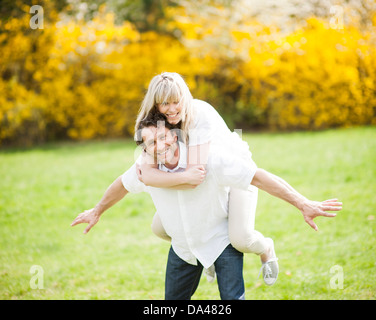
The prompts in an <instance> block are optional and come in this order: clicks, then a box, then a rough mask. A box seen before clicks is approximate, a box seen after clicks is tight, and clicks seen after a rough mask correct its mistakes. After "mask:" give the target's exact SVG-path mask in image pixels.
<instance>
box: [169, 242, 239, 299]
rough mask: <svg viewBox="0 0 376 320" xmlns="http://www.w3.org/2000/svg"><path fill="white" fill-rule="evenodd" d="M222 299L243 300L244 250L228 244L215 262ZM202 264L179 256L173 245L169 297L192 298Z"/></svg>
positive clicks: (170, 255) (170, 259)
mask: <svg viewBox="0 0 376 320" xmlns="http://www.w3.org/2000/svg"><path fill="white" fill-rule="evenodd" d="M214 266H215V272H216V273H217V282H218V289H219V294H220V297H221V299H222V300H239V299H240V300H244V279H243V253H241V252H239V251H237V250H236V249H234V248H233V247H232V245H231V244H229V245H228V246H227V247H226V249H225V250H223V252H222V253H221V255H220V256H219V257H218V259H217V260H216V261H215V262H214ZM202 269H203V266H202V265H201V264H200V263H199V262H197V266H194V265H191V264H189V263H187V262H185V261H184V260H182V259H180V258H179V257H178V256H177V254H176V253H175V252H174V250H173V249H172V247H171V248H170V252H169V254H168V261H167V268H166V283H165V299H166V300H190V299H191V297H192V295H193V294H194V293H195V291H196V289H197V287H198V284H199V282H200V278H201V273H202Z"/></svg>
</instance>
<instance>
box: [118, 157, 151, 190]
mask: <svg viewBox="0 0 376 320" xmlns="http://www.w3.org/2000/svg"><path fill="white" fill-rule="evenodd" d="M121 182H122V183H123V186H124V188H125V189H127V190H128V191H129V192H131V193H140V192H144V191H146V186H145V185H144V184H143V183H142V182H141V181H140V180H138V177H137V173H136V163H135V164H134V165H133V166H132V167H130V168H129V169H128V170H127V171H126V172H124V173H123V175H122V176H121Z"/></svg>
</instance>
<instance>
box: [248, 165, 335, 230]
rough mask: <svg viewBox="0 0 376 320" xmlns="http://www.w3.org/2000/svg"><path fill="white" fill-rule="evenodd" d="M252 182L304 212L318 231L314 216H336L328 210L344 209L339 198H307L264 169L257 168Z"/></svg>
mask: <svg viewBox="0 0 376 320" xmlns="http://www.w3.org/2000/svg"><path fill="white" fill-rule="evenodd" d="M251 184H252V185H254V186H256V187H257V188H259V189H261V190H264V191H266V192H268V193H269V194H271V195H272V196H275V197H278V198H280V199H282V200H285V201H287V202H288V203H290V204H292V205H293V206H295V207H296V208H298V209H299V210H300V211H301V212H302V214H303V218H304V220H305V221H306V222H307V223H308V224H309V225H310V226H311V227H312V228H313V229H315V230H316V231H317V230H318V228H317V225H316V224H315V223H314V222H313V219H314V218H316V217H318V216H324V217H335V216H336V214H334V213H328V212H327V211H340V210H341V209H342V202H338V200H337V199H329V200H325V201H322V202H318V201H311V200H309V199H307V198H306V197H304V196H303V195H301V194H300V193H299V192H297V191H296V190H295V189H294V188H293V187H291V186H290V185H289V184H288V183H287V182H286V181H285V180H283V179H282V178H280V177H278V176H276V175H274V174H272V173H270V172H268V171H266V170H264V169H260V168H258V169H257V171H256V174H255V175H254V177H253V180H252V182H251Z"/></svg>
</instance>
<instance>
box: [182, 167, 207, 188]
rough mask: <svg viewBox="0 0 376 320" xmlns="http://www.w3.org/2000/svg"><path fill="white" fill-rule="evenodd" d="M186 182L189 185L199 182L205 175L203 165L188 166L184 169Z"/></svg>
mask: <svg viewBox="0 0 376 320" xmlns="http://www.w3.org/2000/svg"><path fill="white" fill-rule="evenodd" d="M185 175H186V179H187V180H186V183H188V184H191V185H196V186H197V185H199V184H201V183H202V182H203V181H204V180H205V177H206V170H205V167H204V166H203V165H199V166H193V167H189V168H188V169H186V170H185Z"/></svg>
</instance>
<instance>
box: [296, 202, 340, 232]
mask: <svg viewBox="0 0 376 320" xmlns="http://www.w3.org/2000/svg"><path fill="white" fill-rule="evenodd" d="M341 209H342V202H338V199H329V200H325V201H323V202H318V201H311V200H307V201H305V202H304V203H303V205H302V207H301V208H300V211H301V212H302V214H303V218H304V220H305V222H307V223H308V224H309V225H310V226H311V227H312V228H313V229H315V231H317V230H318V228H317V225H316V224H315V223H314V222H313V219H314V218H316V217H319V216H323V217H330V218H333V217H335V216H336V214H335V213H328V212H327V211H340V210H341Z"/></svg>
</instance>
